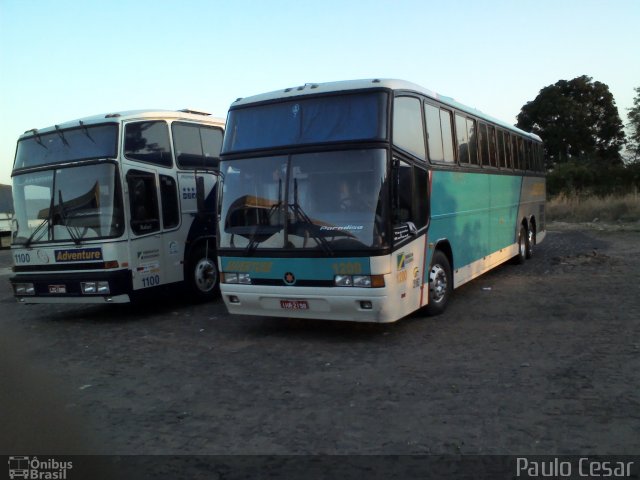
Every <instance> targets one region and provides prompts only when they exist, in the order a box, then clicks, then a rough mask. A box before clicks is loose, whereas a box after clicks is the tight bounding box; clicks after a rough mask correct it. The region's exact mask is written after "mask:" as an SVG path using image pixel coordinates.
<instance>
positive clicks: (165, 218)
mask: <svg viewBox="0 0 640 480" xmlns="http://www.w3.org/2000/svg"><path fill="white" fill-rule="evenodd" d="M223 133H224V120H222V119H217V118H213V117H211V116H210V115H209V114H206V113H202V112H195V111H192V110H181V111H132V112H121V113H110V114H107V115H98V116H93V117H89V118H83V119H79V120H73V121H70V122H67V123H63V124H60V125H54V126H52V127H48V128H43V129H39V130H36V129H33V130H29V131H27V132H25V133H24V134H23V135H22V136H21V137H20V138H19V140H18V144H17V148H16V155H15V160H14V165H13V173H12V179H13V203H14V211H15V215H14V221H13V222H14V225H13V232H12V246H11V249H12V256H13V263H14V267H13V270H14V275H13V276H12V277H11V283H12V284H13V291H14V295H15V297H16V298H17V299H18V300H19V301H20V302H24V303H103V302H113V303H124V302H128V301H130V300H132V298H133V297H134V296H135V294H137V293H139V292H143V291H145V290H147V289H150V288H153V287H159V286H165V285H169V284H177V283H179V282H184V284H186V286H188V291H189V293H190V294H192V295H193V296H194V297H195V298H197V299H209V298H212V297H214V296H215V295H216V291H217V287H218V271H217V266H216V262H215V258H216V254H215V211H216V198H217V195H218V194H217V184H218V182H217V179H218V162H219V153H220V147H221V144H222V138H223Z"/></svg>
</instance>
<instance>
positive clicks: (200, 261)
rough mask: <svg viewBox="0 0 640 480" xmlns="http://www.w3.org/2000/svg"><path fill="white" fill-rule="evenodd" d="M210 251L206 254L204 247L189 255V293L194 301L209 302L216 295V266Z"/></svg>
mask: <svg viewBox="0 0 640 480" xmlns="http://www.w3.org/2000/svg"><path fill="white" fill-rule="evenodd" d="M212 253H213V252H212V249H209V252H208V253H207V251H206V249H205V247H204V246H202V247H198V248H197V249H195V250H194V251H193V253H192V254H191V258H190V261H189V266H188V271H187V285H188V287H189V293H190V294H191V295H192V296H193V297H194V298H195V299H196V300H203V301H204V300H211V299H213V298H215V297H216V296H217V294H218V279H219V275H218V266H217V265H216V259H215V255H212Z"/></svg>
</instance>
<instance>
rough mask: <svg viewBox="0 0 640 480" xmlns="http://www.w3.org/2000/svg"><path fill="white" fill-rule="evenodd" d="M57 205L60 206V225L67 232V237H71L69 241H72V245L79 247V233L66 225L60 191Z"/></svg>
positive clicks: (65, 215)
mask: <svg viewBox="0 0 640 480" xmlns="http://www.w3.org/2000/svg"><path fill="white" fill-rule="evenodd" d="M58 203H59V204H60V220H62V225H64V226H65V228H66V229H67V231H68V232H69V236H70V237H71V240H73V243H75V244H76V245H80V242H81V236H80V233H79V232H78V231H77V230H75V227H72V226H71V225H69V224H68V223H67V214H66V212H65V208H64V202H63V200H62V190H58Z"/></svg>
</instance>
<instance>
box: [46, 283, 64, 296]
mask: <svg viewBox="0 0 640 480" xmlns="http://www.w3.org/2000/svg"><path fill="white" fill-rule="evenodd" d="M49 293H53V294H56V295H59V294H62V293H67V286H66V285H49Z"/></svg>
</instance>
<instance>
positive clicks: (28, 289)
mask: <svg viewBox="0 0 640 480" xmlns="http://www.w3.org/2000/svg"><path fill="white" fill-rule="evenodd" d="M13 290H14V292H15V294H16V295H35V294H36V289H35V287H34V286H33V283H14V284H13Z"/></svg>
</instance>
